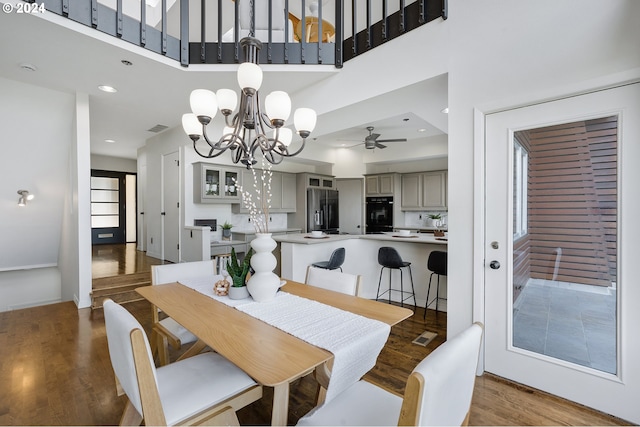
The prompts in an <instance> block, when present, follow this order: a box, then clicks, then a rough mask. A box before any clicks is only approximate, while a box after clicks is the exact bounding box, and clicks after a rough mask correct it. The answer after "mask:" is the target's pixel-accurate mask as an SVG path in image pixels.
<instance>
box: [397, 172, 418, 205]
mask: <svg viewBox="0 0 640 427" xmlns="http://www.w3.org/2000/svg"><path fill="white" fill-rule="evenodd" d="M401 180H402V197H401V199H400V201H401V204H402V209H412V208H422V174H419V173H411V174H404V175H402V179H401Z"/></svg>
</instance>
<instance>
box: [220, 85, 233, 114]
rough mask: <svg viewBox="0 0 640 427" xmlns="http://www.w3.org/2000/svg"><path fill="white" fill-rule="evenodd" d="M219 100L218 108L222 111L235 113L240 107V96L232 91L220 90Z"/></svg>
mask: <svg viewBox="0 0 640 427" xmlns="http://www.w3.org/2000/svg"><path fill="white" fill-rule="evenodd" d="M216 97H217V98H218V108H219V109H220V111H223V112H224V111H225V110H228V111H233V110H235V109H236V105H238V94H237V93H235V92H234V91H232V90H231V89H218V91H217V92H216Z"/></svg>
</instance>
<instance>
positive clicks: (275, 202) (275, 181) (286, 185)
mask: <svg viewBox="0 0 640 427" xmlns="http://www.w3.org/2000/svg"><path fill="white" fill-rule="evenodd" d="M255 173H256V175H255V177H256V180H257V182H255V183H254V179H253V172H251V171H250V170H246V169H245V170H243V171H242V187H243V189H244V191H248V192H249V193H251V194H252V195H253V197H254V200H253V201H254V202H255V203H256V204H257V203H258V200H257V199H256V198H255V197H256V187H257V189H258V190H259V192H260V197H261V198H262V197H263V191H264V186H263V185H262V170H259V169H256V170H255ZM240 201H241V202H242V197H241V198H240ZM270 205H271V206H270V208H269V212H272V213H288V212H295V211H296V175H295V174H292V173H286V172H273V171H272V172H271V203H270ZM232 211H233V213H249V210H248V209H247V208H246V207H245V206H244V203H241V204H240V205H233V206H232Z"/></svg>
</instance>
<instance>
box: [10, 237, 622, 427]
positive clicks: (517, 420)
mask: <svg viewBox="0 0 640 427" xmlns="http://www.w3.org/2000/svg"><path fill="white" fill-rule="evenodd" d="M110 246H113V247H112V248H107V247H106V246H105V247H101V248H94V256H95V259H94V261H95V263H94V271H95V272H97V274H107V273H106V271H120V269H122V272H130V271H133V272H139V271H144V270H145V269H150V266H151V265H153V264H157V263H162V262H161V261H160V260H156V259H154V258H149V257H146V256H145V255H144V254H143V253H140V252H137V251H136V252H134V253H133V255H131V253H130V251H129V248H128V247H125V245H121V246H117V245H110ZM134 249H135V247H134ZM109 254H110V255H109ZM126 254H129V255H126ZM99 271H101V273H100V272H99ZM147 271H148V270H147ZM125 307H126V308H127V309H129V310H130V311H131V312H132V313H133V314H134V315H135V316H136V318H137V319H138V320H139V321H140V322H141V323H142V325H143V326H144V327H145V329H146V331H147V333H148V332H149V327H150V324H151V316H150V306H149V304H148V303H147V302H146V301H139V302H134V303H130V304H127V305H125ZM422 310H423V309H422V308H418V309H417V311H416V313H415V314H414V315H413V316H412V317H410V318H409V319H407V320H405V321H404V322H402V323H401V324H399V325H396V326H394V327H393V328H392V331H391V336H390V337H389V341H388V343H387V345H386V346H385V348H384V350H383V351H382V353H381V355H380V357H379V359H378V364H377V365H376V367H375V368H374V369H373V370H372V371H371V372H369V373H368V374H367V375H366V376H365V378H367V379H369V380H371V381H372V382H375V383H377V384H379V385H381V386H383V387H386V388H389V389H391V390H394V391H396V392H398V393H402V392H403V389H404V383H405V381H406V378H407V377H408V375H409V373H410V372H411V370H412V369H413V367H414V366H415V365H416V364H417V363H418V362H419V361H420V360H422V359H423V358H424V357H425V356H426V355H427V354H428V353H429V352H431V351H433V349H435V348H436V347H437V346H438V345H440V344H441V343H442V342H443V340H444V337H445V335H446V313H442V312H440V313H436V312H434V311H432V310H429V312H428V313H427V316H426V317H427V319H426V321H425V320H423V318H422V315H423V311H422ZM425 329H426V330H429V331H432V332H436V333H437V334H438V335H437V337H436V338H435V339H434V340H433V341H432V342H431V343H429V344H428V345H427V347H422V346H419V345H416V344H412V343H411V341H412V340H413V339H415V338H416V337H417V336H418V335H420V334H421V333H422V332H424V331H425ZM175 357H177V354H176V353H172V358H175ZM0 384H2V387H0V425H115V424H118V422H119V418H120V415H121V413H122V410H123V408H124V402H125V397H124V396H123V397H118V396H116V392H115V382H114V376H113V370H112V368H111V363H110V360H109V354H108V349H107V340H106V336H105V328H104V318H103V316H102V312H101V310H95V313H94V315H93V316H92V315H91V309H88V308H87V309H81V310H78V309H77V307H76V306H75V305H74V304H73V303H72V302H64V303H59V304H51V305H46V306H41V307H33V308H27V309H23V310H15V311H9V312H3V313H0ZM314 392H315V381H314V380H313V378H312V377H311V376H307V377H304V378H302V379H301V380H299V381H296V382H294V383H293V385H292V387H291V401H290V412H289V424H295V423H296V422H297V420H298V419H299V418H300V417H301V416H302V415H304V414H305V413H306V412H308V411H309V410H310V409H311V408H312V406H313V396H314ZM271 399H272V392H271V390H269V389H265V395H264V397H263V398H262V399H261V400H260V401H258V402H256V403H254V404H253V405H251V406H249V407H247V408H244V409H242V410H241V411H239V413H238V417H239V419H240V422H241V424H253V425H264V424H267V423H268V422H269V420H270V402H271ZM470 424H471V425H627V424H626V423H624V422H623V421H621V420H619V419H616V418H613V417H610V416H607V415H604V414H601V413H599V412H596V411H593V410H591V409H588V408H585V407H583V406H580V405H576V404H573V403H570V402H567V401H565V400H563V399H559V398H556V397H554V396H550V395H548V394H546V393H543V392H539V391H536V390H533V389H530V388H528V387H524V386H520V385H517V384H513V383H510V382H508V381H504V380H502V379H500V378H497V377H495V376H492V375H489V374H485V375H484V376H482V377H479V378H477V380H476V388H475V393H474V400H473V404H472V408H471V417H470Z"/></svg>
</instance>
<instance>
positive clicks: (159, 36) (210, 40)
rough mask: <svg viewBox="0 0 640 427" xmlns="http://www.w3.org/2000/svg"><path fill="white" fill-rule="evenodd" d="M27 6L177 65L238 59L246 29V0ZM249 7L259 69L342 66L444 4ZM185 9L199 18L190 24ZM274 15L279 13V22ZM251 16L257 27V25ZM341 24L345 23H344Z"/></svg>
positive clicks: (367, 0)
mask: <svg viewBox="0 0 640 427" xmlns="http://www.w3.org/2000/svg"><path fill="white" fill-rule="evenodd" d="M28 1H29V2H30V3H44V4H45V8H46V9H47V10H48V11H50V12H53V13H56V14H59V15H61V16H65V17H67V18H69V19H72V20H74V21H76V22H79V23H81V24H84V25H87V26H89V27H93V28H95V29H96V30H99V31H102V32H104V33H106V34H110V35H112V36H114V37H118V38H120V39H122V40H125V41H127V42H130V43H133V44H135V45H138V46H141V47H144V48H145V49H148V50H151V51H153V52H156V53H158V54H160V55H164V56H167V57H168V58H172V59H175V60H177V61H180V63H181V65H183V66H185V67H186V66H188V65H189V64H198V63H200V64H202V63H205V64H231V63H237V62H241V61H242V49H241V47H240V44H239V39H241V38H242V37H243V33H242V31H246V28H242V21H246V16H245V17H244V18H245V19H242V18H243V15H242V14H243V13H246V4H247V3H245V4H243V5H242V6H244V9H243V8H242V7H241V6H240V3H241V2H249V0H235V1H233V2H231V1H230V0H199V1H198V0H158V1H156V2H155V4H153V3H150V4H147V1H146V0H28ZM254 3H256V4H259V6H258V7H256V4H254ZM372 3H373V4H372ZM251 4H252V6H253V7H252V10H251V11H250V14H251V15H250V16H251V18H250V19H251V24H252V25H253V26H254V29H255V32H256V36H257V38H260V39H261V40H262V41H263V49H262V50H261V51H260V59H259V61H260V63H264V64H269V63H271V64H328V65H334V66H336V67H338V68H340V67H342V65H343V63H344V62H345V61H348V60H350V59H352V58H354V57H356V56H358V55H360V54H362V53H364V52H367V51H369V50H371V49H374V48H375V47H377V46H379V45H381V44H383V43H385V42H387V41H389V40H392V39H394V38H396V37H398V36H400V35H402V34H405V33H407V32H409V31H411V30H413V29H415V28H417V27H419V26H421V25H423V24H426V23H428V22H430V21H433V20H434V19H437V18H443V19H447V0H414V1H411V0H409V1H405V0H346V1H345V0H329V1H327V0H324V1H323V0H254V1H253V2H251ZM212 6H213V7H212ZM265 7H266V11H267V12H266V13H265ZM190 8H191V9H192V10H191V12H193V13H192V14H193V15H197V16H198V19H193V20H191V21H190V19H189V16H190ZM198 9H199V10H198ZM257 12H262V16H261V15H260V13H258V15H256V13H257ZM277 13H284V17H285V21H284V22H285V24H284V25H280V24H281V23H282V19H280V17H278V16H277V15H276V14H277ZM265 14H266V15H267V16H266V17H265V16H264V15H265ZM256 19H258V20H260V21H261V22H262V23H261V24H259V25H256V24H257V22H256ZM345 20H346V21H348V22H349V23H350V25H348V26H345V24H344V22H345ZM194 21H195V22H194ZM265 22H266V24H265ZM245 23H246V22H245ZM198 26H199V28H198ZM198 29H199V31H198ZM235 29H238V31H235ZM258 33H259V34H258ZM198 39H199V40H198Z"/></svg>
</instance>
